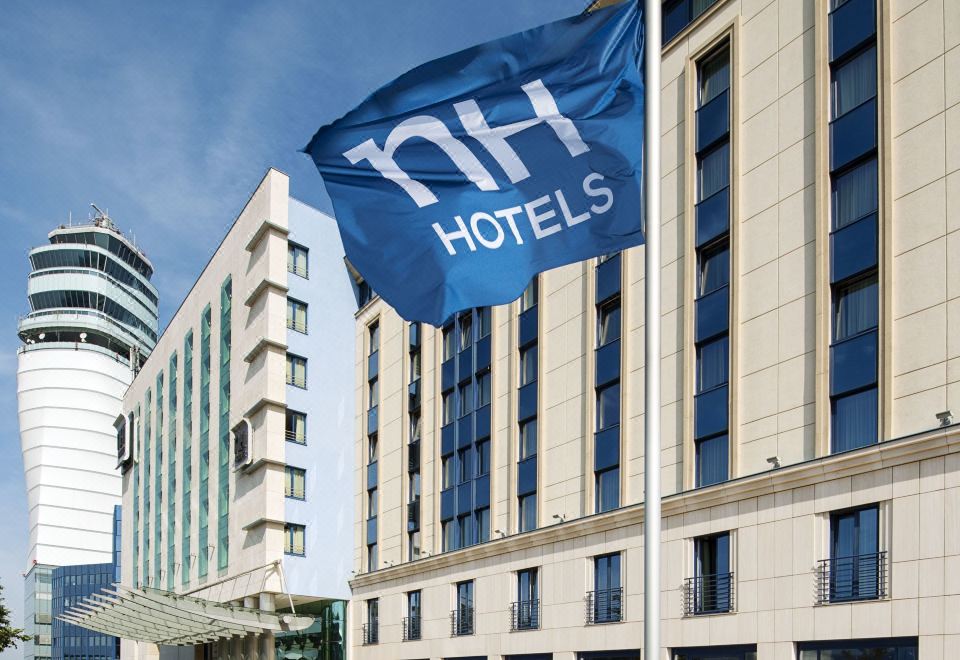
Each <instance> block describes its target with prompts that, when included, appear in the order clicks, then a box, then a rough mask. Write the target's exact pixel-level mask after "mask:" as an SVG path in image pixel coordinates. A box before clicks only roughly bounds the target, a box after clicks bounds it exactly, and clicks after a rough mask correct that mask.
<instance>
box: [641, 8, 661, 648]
mask: <svg viewBox="0 0 960 660" xmlns="http://www.w3.org/2000/svg"><path fill="white" fill-rule="evenodd" d="M637 1H638V2H644V0H637ZM660 2H661V0H645V2H644V13H643V21H644V60H643V62H644V63H643V66H644V74H645V75H644V111H645V114H646V118H645V121H644V140H643V163H644V167H645V168H646V172H645V173H644V184H643V185H644V207H645V208H644V211H645V213H646V215H645V218H646V226H645V231H646V235H645V237H644V239H645V242H646V259H645V260H644V264H645V269H646V273H645V280H644V282H645V293H646V299H645V300H646V309H645V310H644V312H645V314H644V319H645V323H646V326H647V327H646V330H647V332H646V359H645V361H644V364H645V367H646V371H645V381H646V382H645V385H646V391H645V402H644V461H643V462H644V477H645V478H644V487H643V490H644V492H643V501H644V522H643V529H644V539H643V547H644V562H643V582H644V590H643V592H644V593H643V649H644V653H643V658H644V660H662V657H661V651H660V48H661V34H660Z"/></svg>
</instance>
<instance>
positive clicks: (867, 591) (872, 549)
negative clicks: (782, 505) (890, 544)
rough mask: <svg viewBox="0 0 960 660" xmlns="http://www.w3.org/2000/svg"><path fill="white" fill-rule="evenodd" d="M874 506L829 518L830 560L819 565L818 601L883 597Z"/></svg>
mask: <svg viewBox="0 0 960 660" xmlns="http://www.w3.org/2000/svg"><path fill="white" fill-rule="evenodd" d="M879 527H880V510H879V507H877V505H872V506H867V507H863V508H860V509H853V510H850V511H842V512H839V513H834V514H831V516H830V559H829V561H826V562H821V570H820V597H821V602H823V601H827V602H842V601H851V600H868V599H874V598H881V597H883V596H884V595H886V579H885V578H886V565H885V553H882V552H880V547H879V546H880V534H879Z"/></svg>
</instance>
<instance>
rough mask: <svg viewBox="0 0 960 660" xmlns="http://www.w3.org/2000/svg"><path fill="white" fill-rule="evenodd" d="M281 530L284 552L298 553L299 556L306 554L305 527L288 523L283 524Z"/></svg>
mask: <svg viewBox="0 0 960 660" xmlns="http://www.w3.org/2000/svg"><path fill="white" fill-rule="evenodd" d="M283 532H284V541H283V551H284V552H285V553H286V554H288V555H299V556H301V557H302V556H303V555H304V554H306V552H305V547H304V537H305V535H306V527H304V526H303V525H294V524H292V523H288V524H286V525H284V526H283Z"/></svg>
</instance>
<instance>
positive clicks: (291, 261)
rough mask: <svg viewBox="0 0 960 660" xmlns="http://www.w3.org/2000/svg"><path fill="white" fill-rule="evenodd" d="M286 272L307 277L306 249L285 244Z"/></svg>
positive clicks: (292, 244)
mask: <svg viewBox="0 0 960 660" xmlns="http://www.w3.org/2000/svg"><path fill="white" fill-rule="evenodd" d="M287 272H288V273H293V274H294V275H299V276H300V277H307V248H305V247H303V246H302V245H297V244H296V243H287Z"/></svg>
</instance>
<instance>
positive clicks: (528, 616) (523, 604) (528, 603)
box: [510, 600, 540, 631]
mask: <svg viewBox="0 0 960 660" xmlns="http://www.w3.org/2000/svg"><path fill="white" fill-rule="evenodd" d="M539 627H540V601H539V600H520V601H517V602H515V603H511V604H510V630H513V631H516V630H536V629H537V628H539Z"/></svg>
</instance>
